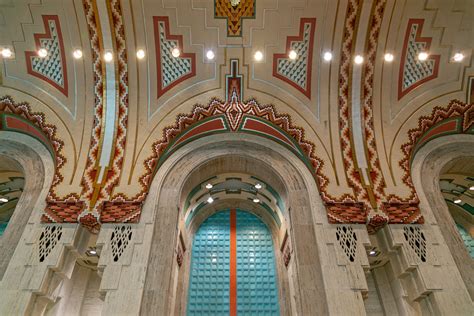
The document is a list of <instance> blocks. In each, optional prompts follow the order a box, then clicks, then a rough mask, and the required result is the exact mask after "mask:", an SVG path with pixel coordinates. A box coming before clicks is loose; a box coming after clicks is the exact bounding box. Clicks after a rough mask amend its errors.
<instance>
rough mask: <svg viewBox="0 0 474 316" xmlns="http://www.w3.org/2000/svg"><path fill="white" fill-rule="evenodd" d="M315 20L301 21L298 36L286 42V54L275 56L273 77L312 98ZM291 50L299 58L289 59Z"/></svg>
mask: <svg viewBox="0 0 474 316" xmlns="http://www.w3.org/2000/svg"><path fill="white" fill-rule="evenodd" d="M315 29H316V19H315V18H303V19H301V20H300V33H299V35H298V36H289V37H288V38H287V40H286V53H284V54H274V55H273V76H275V77H276V78H279V79H281V80H283V81H285V82H287V83H289V84H290V85H292V86H293V87H295V88H296V89H298V90H299V91H301V92H302V93H303V94H304V95H306V96H307V97H308V98H311V68H312V64H313V46H314V31H315ZM290 50H294V51H295V52H296V53H297V54H298V57H297V58H296V59H295V60H291V59H289V58H288V53H289V52H290Z"/></svg>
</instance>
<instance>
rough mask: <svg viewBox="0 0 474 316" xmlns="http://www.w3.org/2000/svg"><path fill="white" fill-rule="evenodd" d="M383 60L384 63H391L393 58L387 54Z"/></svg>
mask: <svg viewBox="0 0 474 316" xmlns="http://www.w3.org/2000/svg"><path fill="white" fill-rule="evenodd" d="M383 58H384V59H385V61H387V62H392V61H393V59H394V58H395V57H394V56H393V55H392V54H390V53H387V54H385V55H384V56H383Z"/></svg>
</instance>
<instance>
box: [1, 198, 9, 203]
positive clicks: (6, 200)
mask: <svg viewBox="0 0 474 316" xmlns="http://www.w3.org/2000/svg"><path fill="white" fill-rule="evenodd" d="M7 202H8V199H7V198H5V197H1V198H0V203H7Z"/></svg>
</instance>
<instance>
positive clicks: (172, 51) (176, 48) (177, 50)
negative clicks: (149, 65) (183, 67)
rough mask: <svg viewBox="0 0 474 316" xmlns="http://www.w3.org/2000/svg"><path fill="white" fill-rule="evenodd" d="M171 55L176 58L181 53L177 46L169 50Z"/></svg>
mask: <svg viewBox="0 0 474 316" xmlns="http://www.w3.org/2000/svg"><path fill="white" fill-rule="evenodd" d="M171 55H173V57H174V58H178V57H179V55H181V51H180V50H179V48H178V47H175V48H173V49H172V50H171Z"/></svg>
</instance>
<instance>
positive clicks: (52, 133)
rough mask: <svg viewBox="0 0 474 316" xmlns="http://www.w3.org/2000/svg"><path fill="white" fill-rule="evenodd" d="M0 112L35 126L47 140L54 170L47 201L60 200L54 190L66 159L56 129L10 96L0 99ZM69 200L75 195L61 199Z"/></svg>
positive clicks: (61, 177) (38, 114)
mask: <svg viewBox="0 0 474 316" xmlns="http://www.w3.org/2000/svg"><path fill="white" fill-rule="evenodd" d="M0 112H6V113H13V114H16V115H19V116H21V117H23V118H25V119H26V120H28V121H30V122H31V123H33V124H34V125H35V126H37V127H38V128H39V129H40V130H41V131H42V132H43V133H44V134H45V135H46V137H47V138H48V139H49V141H50V142H51V146H52V148H53V149H54V153H55V160H56V161H55V162H56V169H55V172H54V178H53V183H52V184H51V188H50V190H49V193H48V197H47V201H48V202H49V201H57V200H61V198H59V197H58V196H57V195H56V193H55V190H54V189H55V187H57V186H58V185H59V184H60V183H61V182H62V181H63V179H64V178H63V176H62V175H61V168H62V167H63V166H64V164H65V163H66V158H65V157H64V156H63V154H62V149H63V147H64V142H63V141H62V140H61V139H59V138H58V137H57V135H56V131H57V127H56V126H54V125H52V124H47V123H46V119H45V115H44V114H43V113H40V112H32V111H31V107H30V105H29V104H28V103H26V102H23V103H15V101H13V98H11V97H10V96H3V97H0ZM69 198H72V199H75V198H77V195H74V194H71V195H70V196H67V197H65V198H63V199H64V200H67V199H69Z"/></svg>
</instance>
